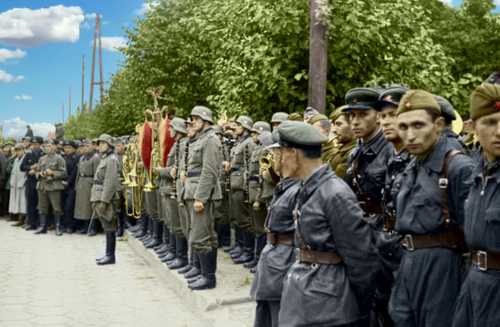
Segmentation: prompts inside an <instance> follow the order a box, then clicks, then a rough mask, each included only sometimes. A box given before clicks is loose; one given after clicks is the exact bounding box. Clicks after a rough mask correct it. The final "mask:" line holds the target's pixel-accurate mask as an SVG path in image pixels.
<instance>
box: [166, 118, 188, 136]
mask: <svg viewBox="0 0 500 327" xmlns="http://www.w3.org/2000/svg"><path fill="white" fill-rule="evenodd" d="M170 126H171V127H172V129H173V130H174V131H175V132H176V133H182V134H187V131H186V121H185V120H184V119H182V118H179V117H174V118H173V119H172V121H171V122H170Z"/></svg>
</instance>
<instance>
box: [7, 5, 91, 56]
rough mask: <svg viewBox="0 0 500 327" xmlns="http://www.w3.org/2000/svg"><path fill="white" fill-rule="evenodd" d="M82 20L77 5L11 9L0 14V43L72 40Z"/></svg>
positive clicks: (37, 42) (30, 44) (36, 43)
mask: <svg viewBox="0 0 500 327" xmlns="http://www.w3.org/2000/svg"><path fill="white" fill-rule="evenodd" d="M83 20H84V15H83V11H82V9H81V8H80V7H65V6H62V5H59V6H53V7H48V8H42V9H36V10H33V9H29V8H14V9H11V10H8V11H5V12H3V13H0V42H1V43H5V44H11V45H15V46H23V47H29V46H35V45H39V44H42V43H49V42H76V41H78V39H79V38H80V24H81V23H82V22H83Z"/></svg>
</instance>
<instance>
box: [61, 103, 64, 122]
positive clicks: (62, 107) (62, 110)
mask: <svg viewBox="0 0 500 327" xmlns="http://www.w3.org/2000/svg"><path fill="white" fill-rule="evenodd" d="M61 113H62V123H63V124H64V102H63V103H62V106H61Z"/></svg>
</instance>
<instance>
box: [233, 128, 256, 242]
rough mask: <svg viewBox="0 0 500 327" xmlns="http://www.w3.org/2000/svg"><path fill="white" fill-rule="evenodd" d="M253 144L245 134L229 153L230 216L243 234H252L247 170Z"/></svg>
mask: <svg viewBox="0 0 500 327" xmlns="http://www.w3.org/2000/svg"><path fill="white" fill-rule="evenodd" d="M254 147H255V143H254V142H253V141H252V138H251V137H249V136H248V133H247V132H245V133H244V134H243V135H242V136H241V137H240V138H239V139H238V141H237V143H236V144H235V146H234V147H233V149H232V151H231V158H232V160H231V211H232V212H231V215H232V217H233V219H234V220H235V221H236V224H237V225H238V227H239V228H241V229H242V230H243V231H245V232H252V229H253V226H252V219H251V213H250V207H249V205H248V203H247V201H248V194H247V190H248V185H247V183H248V176H249V172H248V168H249V165H250V156H251V154H252V152H253V150H254Z"/></svg>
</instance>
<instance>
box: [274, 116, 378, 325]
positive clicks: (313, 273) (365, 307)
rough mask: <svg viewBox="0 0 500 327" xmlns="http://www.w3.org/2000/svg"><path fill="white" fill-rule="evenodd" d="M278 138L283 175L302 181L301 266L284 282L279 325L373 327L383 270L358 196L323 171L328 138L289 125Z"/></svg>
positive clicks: (298, 212) (298, 206)
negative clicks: (374, 294) (376, 292)
mask: <svg viewBox="0 0 500 327" xmlns="http://www.w3.org/2000/svg"><path fill="white" fill-rule="evenodd" d="M278 133H279V143H280V146H281V159H280V163H281V166H282V167H281V172H282V174H283V176H284V177H289V178H294V179H299V180H301V188H300V190H299V191H298V194H297V197H296V202H295V207H294V212H293V219H294V221H295V245H296V247H298V248H299V253H298V260H297V261H296V262H295V263H294V264H293V265H292V266H291V268H290V269H289V270H288V273H287V275H286V277H285V279H284V282H283V293H282V296H281V309H280V313H279V325H280V326H287V327H296V326H297V327H298V326H311V327H313V326H315V327H320V326H328V327H331V326H360V327H361V326H363V327H365V326H368V324H367V321H366V319H367V316H368V313H369V310H370V306H371V296H370V294H371V293H372V291H373V280H374V277H375V274H376V272H377V271H378V269H379V265H380V263H379V261H378V257H377V255H376V251H375V249H374V247H373V245H372V242H371V236H370V234H371V230H370V227H369V226H368V225H367V224H366V223H365V221H364V220H363V211H362V210H361V207H360V206H359V204H358V201H357V199H356V195H355V194H354V193H353V192H352V191H351V189H350V188H349V186H348V185H347V184H346V183H345V182H344V181H343V180H342V179H340V178H339V177H337V176H336V175H335V173H333V172H332V170H331V168H330V166H329V165H325V164H323V162H322V160H321V153H322V151H321V150H322V149H321V147H322V144H323V143H324V142H325V141H326V140H327V138H326V137H325V136H323V135H322V134H321V132H319V131H318V130H317V129H316V128H315V127H313V126H311V125H309V124H307V123H304V122H297V121H290V122H283V123H282V124H281V126H280V127H279V128H278ZM282 260H287V259H286V258H282Z"/></svg>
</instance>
